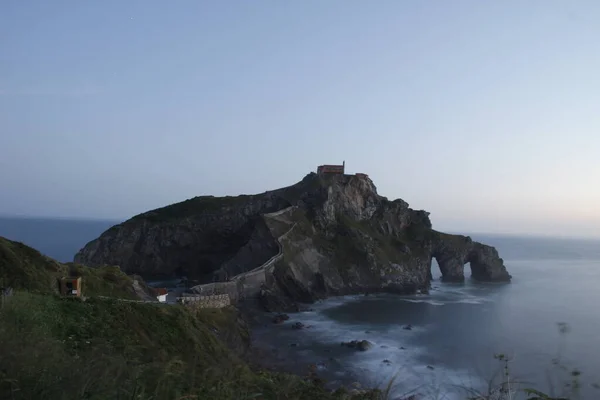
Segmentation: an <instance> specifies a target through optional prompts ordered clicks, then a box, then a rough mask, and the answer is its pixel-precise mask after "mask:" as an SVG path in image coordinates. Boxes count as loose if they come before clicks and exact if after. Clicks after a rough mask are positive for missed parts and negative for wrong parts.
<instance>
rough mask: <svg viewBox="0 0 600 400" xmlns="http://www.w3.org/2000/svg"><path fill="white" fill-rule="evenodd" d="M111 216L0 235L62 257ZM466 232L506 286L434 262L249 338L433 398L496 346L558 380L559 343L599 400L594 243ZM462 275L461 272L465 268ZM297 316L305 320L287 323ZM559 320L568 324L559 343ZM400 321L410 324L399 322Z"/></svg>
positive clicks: (472, 381) (3, 229)
mask: <svg viewBox="0 0 600 400" xmlns="http://www.w3.org/2000/svg"><path fill="white" fill-rule="evenodd" d="M119 222H120V221H85V220H65V219H42V218H7V217H1V218H0V236H4V237H6V238H8V239H11V240H16V241H20V242H23V243H25V244H27V245H29V246H32V247H34V248H36V249H38V250H40V251H41V252H42V253H44V254H46V255H48V256H50V257H52V258H55V259H57V260H59V261H63V262H67V261H72V260H73V256H74V255H75V254H76V253H77V251H79V250H80V249H81V248H82V247H83V246H84V245H85V244H86V243H88V242H89V241H91V240H93V239H95V238H97V237H98V236H99V235H100V234H101V233H102V232H104V231H105V230H106V229H108V228H110V227H111V226H113V225H115V224H117V223H119ZM470 236H471V237H472V238H473V239H474V240H477V241H481V242H483V243H486V244H489V245H492V246H495V247H496V248H497V249H498V251H499V253H500V255H501V257H502V258H503V259H504V261H505V264H506V267H507V269H508V271H509V272H510V273H511V275H512V276H513V281H512V283H510V284H482V283H476V282H473V281H471V280H470V279H467V281H466V282H465V283H464V284H450V283H448V284H446V283H442V282H440V281H439V277H440V272H439V269H438V267H437V265H436V264H435V263H434V265H433V266H432V273H433V276H434V278H435V281H434V282H433V284H432V286H433V290H432V292H431V294H429V295H421V296H406V297H400V296H390V295H372V296H368V297H365V296H348V297H339V298H332V299H328V300H325V301H323V302H319V303H318V304H314V305H312V306H311V308H312V309H313V311H311V312H307V313H299V314H293V315H292V317H291V319H290V320H289V321H286V322H285V323H284V324H282V325H277V326H273V324H267V325H266V327H265V328H261V327H258V328H257V329H255V330H254V331H253V335H254V337H255V340H256V341H257V343H260V342H261V340H263V341H264V340H267V343H262V345H265V346H275V347H277V349H279V351H280V352H282V354H283V355H284V356H286V357H287V358H288V360H290V359H293V360H297V361H296V362H306V364H307V365H308V364H312V363H315V364H318V365H325V366H326V369H325V370H324V371H322V372H323V373H324V374H325V375H326V378H328V379H330V380H344V379H353V380H362V382H363V383H364V384H366V385H376V384H386V383H387V382H389V380H390V379H391V378H392V377H393V376H394V374H397V375H398V376H400V377H401V379H397V380H396V381H395V382H396V383H395V385H396V386H395V388H394V391H395V392H396V393H397V394H402V393H407V392H410V391H411V390H413V389H415V388H420V389H419V390H420V392H421V393H423V394H431V392H429V391H430V390H431V391H435V390H436V387H437V388H438V389H441V390H442V391H441V392H442V393H446V394H447V395H446V397H445V398H446V399H453V398H456V399H464V398H465V396H464V395H461V394H460V393H458V392H457V391H456V390H455V389H456V388H457V387H461V386H468V387H473V386H477V385H482V384H483V383H484V381H485V380H486V379H488V378H489V377H490V375H491V374H492V373H493V372H494V368H497V367H498V362H497V361H495V360H494V359H493V355H494V353H505V354H508V355H510V356H513V357H514V359H515V361H514V363H513V365H512V368H513V374H514V376H515V377H518V378H519V379H521V380H525V381H527V382H528V383H531V384H530V385H526V386H527V387H535V388H538V389H542V390H548V389H549V386H548V382H549V381H548V379H547V376H548V374H550V375H551V376H553V382H552V383H553V384H555V385H556V384H562V383H563V382H562V381H557V379H560V378H559V377H556V376H555V375H553V374H554V372H553V371H555V370H556V368H554V369H553V368H552V363H551V361H552V359H553V358H555V357H556V356H557V349H561V354H560V355H561V357H562V358H563V360H564V361H565V363H566V364H567V365H568V366H569V367H571V368H577V369H579V370H580V371H581V372H582V375H581V378H582V381H583V386H582V389H581V394H582V396H581V399H584V400H587V399H600V391H598V390H596V389H594V388H593V387H592V385H591V384H592V383H600V339H599V336H598V332H600V317H599V316H598V312H597V309H598V304H600V291H599V290H598V284H599V283H600V241H598V240H575V239H553V238H533V237H517V236H502V235H477V234H470ZM465 272H466V274H465V275H467V276H468V275H469V273H470V272H469V267H468V266H467V267H466V271H465ZM298 321H300V322H303V323H304V324H305V325H311V326H312V327H311V328H310V329H305V330H295V329H291V327H290V324H292V323H294V322H298ZM560 322H565V323H567V324H568V325H569V326H570V332H569V333H568V334H567V335H566V336H565V337H564V338H562V337H561V336H560V335H559V332H558V329H557V324H558V323H560ZM406 324H411V325H412V327H413V328H412V329H411V330H405V329H402V326H403V325H406ZM265 338H266V339H265ZM362 339H367V340H370V341H371V342H373V343H374V344H375V346H374V348H373V349H371V350H369V351H366V352H354V351H348V350H349V349H345V348H342V347H340V342H341V341H349V340H362ZM291 343H293V344H294V346H293V347H292V346H290V344H291ZM331 360H334V361H331ZM383 360H387V361H388V362H390V363H391V364H390V363H383ZM428 366H430V367H433V369H431V368H428ZM453 392H454V393H455V394H456V396H454V397H453V395H452V393H453ZM426 398H427V397H426Z"/></svg>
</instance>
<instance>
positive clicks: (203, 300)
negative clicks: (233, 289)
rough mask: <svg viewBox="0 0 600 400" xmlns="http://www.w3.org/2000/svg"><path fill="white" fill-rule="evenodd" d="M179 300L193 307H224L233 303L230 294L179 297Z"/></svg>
mask: <svg viewBox="0 0 600 400" xmlns="http://www.w3.org/2000/svg"><path fill="white" fill-rule="evenodd" d="M177 302H178V303H180V304H183V305H185V306H188V307H192V308H223V307H227V306H228V305H230V304H231V299H230V298H229V295H228V294H217V295H212V296H185V297H179V298H178V299H177Z"/></svg>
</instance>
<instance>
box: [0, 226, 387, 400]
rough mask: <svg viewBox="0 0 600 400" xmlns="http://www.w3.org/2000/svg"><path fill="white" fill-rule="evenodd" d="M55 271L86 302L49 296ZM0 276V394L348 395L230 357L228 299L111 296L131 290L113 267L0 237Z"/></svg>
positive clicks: (235, 331)
mask: <svg viewBox="0 0 600 400" xmlns="http://www.w3.org/2000/svg"><path fill="white" fill-rule="evenodd" d="M65 274H73V275H76V276H83V282H84V283H83V290H84V293H86V295H87V296H88V300H87V301H85V302H81V301H74V300H73V299H66V298H61V297H59V296H57V295H56V279H57V278H58V277H60V276H64V275H65ZM0 279H2V280H3V282H0V284H4V285H6V286H11V287H13V288H14V289H15V294H14V295H13V296H11V297H8V298H6V299H5V300H4V301H3V303H2V307H1V308H0V399H5V398H6V399H11V400H19V399H36V400H37V399H48V400H54V399H60V400H71V399H73V400H75V399H94V400H104V399H137V400H162V399H165V400H167V399H169V400H171V399H184V398H185V399H214V400H224V399H231V400H234V399H235V400H243V399H290V400H295V399H298V400H299V399H317V400H318V399H323V400H333V399H350V398H352V397H351V396H349V395H346V394H344V393H342V392H338V393H335V394H332V393H330V392H329V391H327V390H325V389H324V388H322V387H321V386H320V385H319V384H315V382H313V381H312V380H306V379H302V378H300V377H297V376H292V375H287V374H277V373H272V372H261V371H255V370H252V369H250V368H249V367H248V364H247V363H246V362H245V361H243V360H242V359H241V358H240V354H242V353H243V351H242V350H244V349H247V346H248V340H249V332H248V331H247V330H246V328H245V325H244V324H242V323H240V319H239V316H238V313H237V310H236V309H235V308H233V307H231V308H226V309H220V310H217V309H207V310H201V311H192V310H190V309H188V308H185V307H183V306H179V305H166V304H158V303H136V302H124V301H120V300H118V299H117V298H130V297H131V298H134V297H135V294H133V292H132V290H131V278H129V277H127V276H126V275H124V274H123V273H122V272H121V271H120V270H119V269H118V268H117V267H104V268H87V267H84V266H81V265H75V264H61V263H58V262H56V261H54V260H52V259H49V258H47V257H45V256H43V255H42V254H40V253H39V252H37V251H36V250H34V249H32V248H30V247H27V246H25V245H23V244H21V243H16V242H12V241H9V240H7V239H4V238H0ZM97 295H103V296H109V297H114V298H115V299H113V300H107V299H104V298H97V297H94V296H97ZM376 396H377V394H376V393H370V394H369V395H365V396H359V397H356V396H355V397H354V398H355V399H360V398H363V399H375V398H376Z"/></svg>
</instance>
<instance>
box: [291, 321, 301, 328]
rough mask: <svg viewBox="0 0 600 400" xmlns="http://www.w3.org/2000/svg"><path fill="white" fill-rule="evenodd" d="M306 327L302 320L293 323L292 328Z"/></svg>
mask: <svg viewBox="0 0 600 400" xmlns="http://www.w3.org/2000/svg"><path fill="white" fill-rule="evenodd" d="M302 328H304V324H303V323H302V322H294V324H293V325H292V329H302Z"/></svg>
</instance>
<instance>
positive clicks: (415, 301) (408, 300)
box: [398, 298, 446, 306]
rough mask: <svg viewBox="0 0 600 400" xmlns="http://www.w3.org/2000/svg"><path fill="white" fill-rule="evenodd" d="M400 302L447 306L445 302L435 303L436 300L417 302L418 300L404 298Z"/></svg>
mask: <svg viewBox="0 0 600 400" xmlns="http://www.w3.org/2000/svg"><path fill="white" fill-rule="evenodd" d="M398 300H400V301H406V302H409V303H426V304H431V305H432V306H443V305H445V304H446V303H444V302H441V301H435V300H417V299H404V298H399V299H398Z"/></svg>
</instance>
